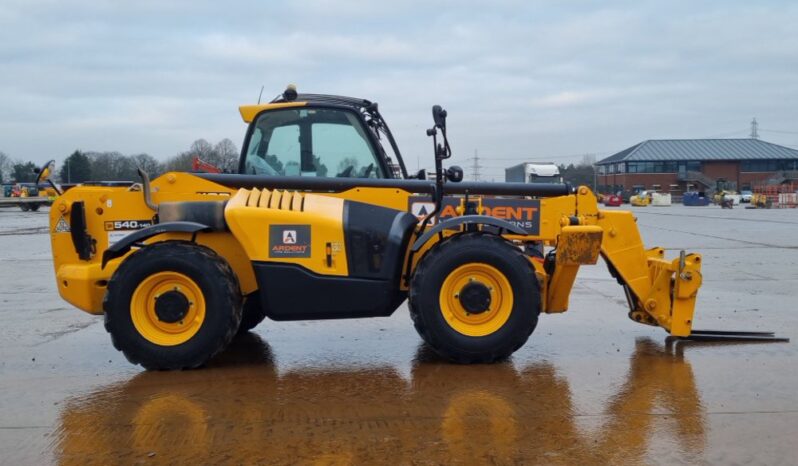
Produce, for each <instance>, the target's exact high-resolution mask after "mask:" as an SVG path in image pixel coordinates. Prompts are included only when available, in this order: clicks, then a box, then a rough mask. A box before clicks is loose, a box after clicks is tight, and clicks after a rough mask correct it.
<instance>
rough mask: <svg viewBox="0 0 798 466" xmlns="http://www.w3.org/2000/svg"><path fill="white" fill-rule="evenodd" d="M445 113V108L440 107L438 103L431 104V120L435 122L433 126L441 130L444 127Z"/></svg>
mask: <svg viewBox="0 0 798 466" xmlns="http://www.w3.org/2000/svg"><path fill="white" fill-rule="evenodd" d="M446 115H447V113H446V110H444V109H443V108H441V106H440V105H433V106H432V121H434V122H435V126H437V127H438V128H440V129H442V130H445V129H446Z"/></svg>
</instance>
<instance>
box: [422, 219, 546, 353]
mask: <svg viewBox="0 0 798 466" xmlns="http://www.w3.org/2000/svg"><path fill="white" fill-rule="evenodd" d="M470 263H476V264H487V265H489V266H491V267H493V268H495V269H497V270H498V271H499V272H500V273H501V274H502V275H504V277H505V278H506V279H507V281H508V282H509V284H510V287H511V289H512V298H513V305H512V308H511V310H510V315H509V317H508V318H507V320H506V322H504V324H503V325H501V327H499V328H498V329H496V330H495V331H493V333H490V334H487V335H484V336H469V335H466V334H464V333H461V332H459V331H457V330H455V329H454V328H453V327H452V326H451V325H450V324H449V323H448V322H447V320H446V319H445V318H444V316H443V313H442V310H441V305H440V293H441V287H442V285H443V283H444V281H445V280H446V278H447V277H448V276H449V274H450V273H452V272H453V271H454V270H455V269H457V268H458V267H460V266H463V265H466V264H470ZM409 308H410V316H411V317H412V319H413V324H414V325H415V327H416V331H418V334H419V335H420V336H421V338H422V339H424V341H425V342H426V343H427V344H428V345H430V346H431V347H432V349H434V350H435V351H436V352H437V353H438V354H440V355H441V356H443V357H445V358H447V359H449V360H452V361H455V362H458V363H465V364H469V363H489V362H494V361H498V360H502V359H505V358H507V357H508V356H510V355H511V354H512V353H513V352H515V351H516V350H517V349H518V348H520V347H521V346H523V344H524V343H526V341H527V340H528V339H529V335H531V334H532V332H533V331H534V330H535V327H536V326H537V322H538V315H539V314H540V290H539V287H538V282H537V279H536V277H535V272H534V269H533V268H532V265H531V264H530V263H529V259H527V258H526V257H525V256H524V254H523V253H522V252H521V251H520V249H519V248H517V247H515V246H513V245H512V244H510V243H509V242H507V241H505V240H504V239H502V238H501V237H498V236H495V235H491V234H484V233H466V234H461V235H457V236H455V237H453V238H451V239H448V240H445V241H443V242H441V243H439V244H437V245H435V246H434V247H433V248H432V249H431V250H430V251H429V253H427V255H426V256H424V258H422V260H421V262H420V263H419V264H418V266H417V268H416V271H415V274H414V275H413V278H412V280H411V283H410V299H409Z"/></svg>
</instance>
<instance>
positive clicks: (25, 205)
mask: <svg viewBox="0 0 798 466" xmlns="http://www.w3.org/2000/svg"><path fill="white" fill-rule="evenodd" d="M19 208H20V210H22V211H23V212H27V211H29V210H30V206H29V205H28V204H20V205H19Z"/></svg>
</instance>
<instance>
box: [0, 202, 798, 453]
mask: <svg viewBox="0 0 798 466" xmlns="http://www.w3.org/2000/svg"><path fill="white" fill-rule="evenodd" d="M636 212H637V214H638V218H639V221H638V224H639V226H640V228H641V230H642V233H643V236H644V238H645V239H646V242H647V244H649V245H652V246H653V245H660V246H664V247H666V248H669V249H671V251H669V253H670V254H677V253H678V249H681V248H687V249H688V250H692V251H696V252H700V253H702V254H704V286H703V288H702V289H701V293H700V295H699V299H698V305H697V315H696V319H695V322H696V323H695V327H696V328H704V329H707V328H709V329H735V330H776V331H777V332H778V333H780V334H781V335H783V336H787V337H790V338H792V339H793V342H792V343H787V344H759V345H750V344H746V345H743V344H735V345H729V344H726V345H718V344H699V343H683V342H682V343H670V344H669V343H667V342H666V339H665V333H664V332H663V331H661V330H658V329H655V328H651V327H645V326H642V325H639V324H635V323H633V322H631V321H630V320H628V319H627V317H626V310H625V300H624V297H623V292H622V290H621V288H620V287H619V286H618V285H617V284H616V283H615V282H614V281H613V279H611V278H610V276H609V274H608V273H607V271H606V268H605V267H603V266H602V265H598V266H594V267H586V268H583V269H582V271H580V277H579V279H578V281H577V286H576V289H575V290H574V293H573V294H572V298H571V310H570V311H568V312H567V313H565V314H563V315H552V316H542V317H541V321H540V324H539V326H538V329H537V330H536V332H535V333H534V334H533V335H532V338H531V339H530V341H529V342H528V343H527V344H526V346H525V347H523V348H522V349H521V350H519V351H518V352H517V353H516V354H515V355H514V357H513V358H512V360H511V361H509V362H506V363H503V364H495V365H489V366H456V365H451V364H447V363H443V362H441V361H439V360H438V359H437V358H436V357H435V356H434V355H432V354H430V352H429V350H428V349H427V348H425V347H424V346H423V345H422V344H421V341H420V339H419V338H418V336H417V335H416V333H415V331H414V330H413V328H412V325H411V322H410V319H409V317H408V314H407V310H406V308H405V307H402V308H401V309H400V310H399V311H398V312H397V313H396V314H395V315H394V316H392V317H390V318H385V319H368V320H350V321H332V322H329V321H327V322H293V323H277V322H271V321H266V322H264V323H263V324H261V325H260V326H259V327H258V328H257V329H256V330H255V331H254V332H251V333H249V334H247V335H245V336H243V337H240V338H238V339H237V340H236V341H235V342H234V344H233V346H232V347H231V348H230V349H229V350H228V351H227V352H226V353H225V354H223V355H222V356H220V357H219V358H217V359H216V360H215V361H213V363H212V364H211V365H210V367H208V368H206V369H202V370H197V371H189V372H145V371H143V370H141V369H140V368H139V367H136V366H131V365H130V364H129V363H127V361H126V360H125V359H124V357H123V356H122V355H121V354H120V353H118V352H116V350H114V349H113V347H112V346H111V343H110V339H109V337H108V335H107V334H106V333H105V330H104V329H103V325H102V319H101V318H97V317H92V316H89V315H87V314H84V313H82V312H80V311H78V310H76V309H74V308H71V306H70V305H68V304H66V303H65V302H63V301H62V300H61V299H60V298H59V297H58V295H57V292H56V289H55V285H54V281H53V271H52V268H51V263H50V258H49V257H50V251H49V248H50V246H49V240H48V236H47V233H46V223H47V213H46V212H44V211H43V212H38V213H22V212H19V211H17V210H9V209H6V210H0V264H1V265H0V319H1V320H0V322H2V324H0V336H1V338H0V463H3V464H13V465H16V464H47V463H63V464H179V463H181V464H218V463H232V464H255V463H261V464H306V463H313V464H353V463H355V464H357V463H359V464H377V463H386V464H475V463H488V464H536V463H539V464H590V463H602V464H674V463H712V464H770V465H772V464H796V463H798V442H796V439H798V359H797V358H796V356H797V355H798V350H797V349H796V348H798V347H797V346H796V345H797V344H798V311H797V310H796V307H795V301H796V297H798V210H767V211H751V210H744V209H740V208H735V209H734V210H731V211H729V210H721V209H719V208H715V207H706V208H699V207H696V208H685V207H682V206H673V207H670V208H654V207H648V208H638V209H636Z"/></svg>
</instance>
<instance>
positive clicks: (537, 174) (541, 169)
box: [504, 162, 563, 183]
mask: <svg viewBox="0 0 798 466" xmlns="http://www.w3.org/2000/svg"><path fill="white" fill-rule="evenodd" d="M504 181H508V182H512V183H562V182H563V179H562V176H561V175H560V167H558V166H557V164H554V163H550V162H524V163H521V164H518V165H514V166H512V167H509V168H505V169H504Z"/></svg>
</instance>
